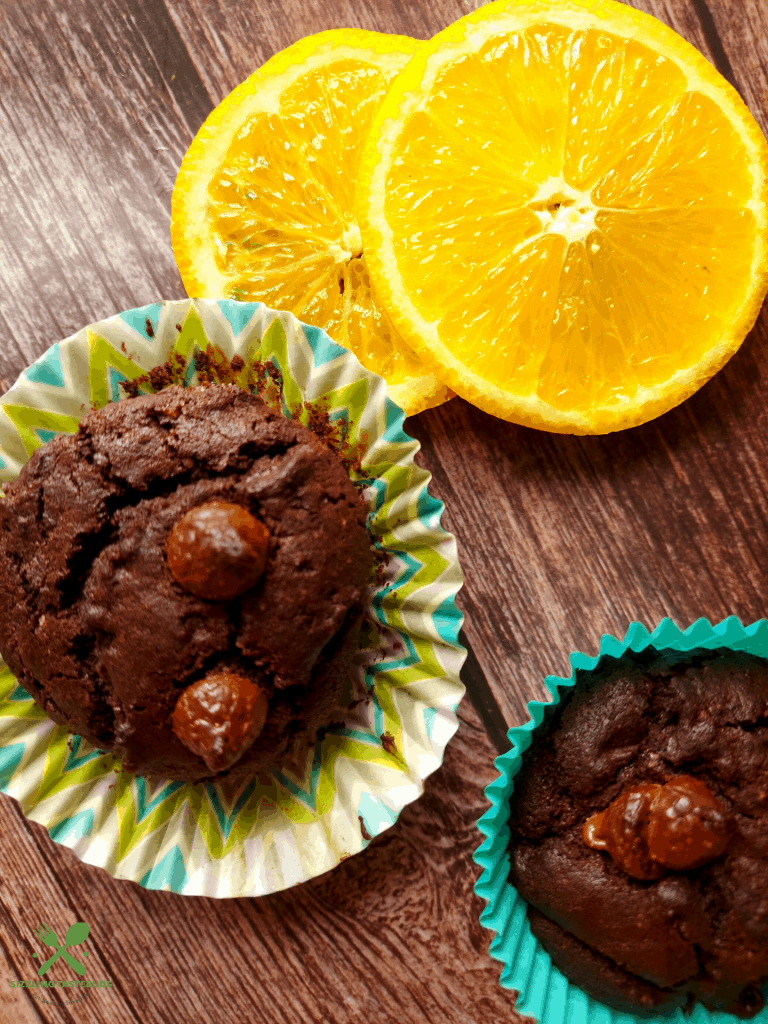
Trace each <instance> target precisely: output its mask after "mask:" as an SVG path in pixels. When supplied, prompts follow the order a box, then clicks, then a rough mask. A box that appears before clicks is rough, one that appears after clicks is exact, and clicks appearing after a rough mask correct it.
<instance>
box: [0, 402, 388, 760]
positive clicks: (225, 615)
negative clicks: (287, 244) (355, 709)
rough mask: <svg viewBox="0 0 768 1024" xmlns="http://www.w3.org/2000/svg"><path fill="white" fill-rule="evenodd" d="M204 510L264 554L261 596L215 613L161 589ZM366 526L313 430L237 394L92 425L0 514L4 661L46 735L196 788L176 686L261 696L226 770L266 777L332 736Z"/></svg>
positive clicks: (118, 406)
mask: <svg viewBox="0 0 768 1024" xmlns="http://www.w3.org/2000/svg"><path fill="white" fill-rule="evenodd" d="M211 499H220V500H222V501H227V502H233V503H237V504H240V505H242V506H243V507H245V508H246V509H248V510H249V511H250V512H251V513H252V514H253V515H254V516H256V517H258V518H259V519H260V520H261V521H262V522H263V523H264V524H266V526H267V527H268V529H269V531H270V534H271V540H270V548H269V555H268V560H267V566H266V570H265V572H264V575H263V577H262V578H261V580H260V582H259V583H258V584H257V585H256V586H255V587H253V588H252V589H251V590H248V591H246V593H245V594H243V595H242V596H241V597H239V598H236V599H234V600H231V601H228V602H212V601H206V600H203V599H201V598H198V597H195V596H194V595H193V594H191V593H188V592H187V591H186V590H184V589H182V587H181V586H179V584H178V583H177V582H176V581H175V580H174V579H173V577H172V576H171V574H170V572H169V571H168V567H167V564H166V556H165V545H166V542H167V538H168V535H169V533H170V531H171V529H172V527H173V525H174V523H176V521H177V520H178V519H179V518H180V517H181V516H182V515H183V514H184V513H185V512H187V511H188V510H189V509H191V508H192V507H193V506H197V505H199V504H202V503H203V502H206V501H209V500H211ZM365 523H366V511H365V508H364V507H363V505H362V503H361V501H360V498H359V496H358V494H357V492H356V490H355V488H354V486H353V484H352V483H351V481H350V479H349V476H348V474H347V473H346V471H345V470H344V468H343V466H342V464H341V462H340V461H339V458H338V457H337V456H336V454H335V453H334V452H333V451H331V450H330V448H328V447H327V446H326V445H325V444H324V443H323V442H322V441H321V440H320V439H319V438H318V437H317V436H316V435H315V434H314V433H312V432H311V431H309V430H307V429H306V428H305V427H303V426H301V425H300V424H298V423H295V422H292V421H290V420H288V419H286V418H285V417H283V416H282V415H280V414H279V413H277V412H274V411H272V410H271V409H269V408H268V407H267V406H266V405H265V404H264V402H263V401H262V400H261V399H260V398H258V397H256V396H254V395H251V394H248V393H247V392H245V391H243V390H241V389H240V388H237V387H235V386H223V385H212V386H209V387H199V388H192V389H188V390H187V389H183V388H181V387H170V388H167V389H166V390H164V391H161V392H159V393H158V394H155V395H147V396H141V397H139V398H130V399H125V400H122V401H120V402H117V403H113V404H110V405H107V406H106V407H104V408H103V409H101V410H99V411H98V412H95V413H91V414H89V415H87V416H86V417H84V419H83V420H82V421H81V423H80V426H79V429H78V431H77V433H76V434H73V435H68V436H59V437H56V438H54V439H53V440H52V441H50V442H49V443H48V444H46V445H44V446H43V447H42V448H40V449H38V450H37V451H36V452H35V453H34V454H33V456H32V458H31V459H30V460H29V462H28V463H27V464H26V466H25V467H24V469H23V471H22V473H21V475H20V477H19V479H18V480H17V481H15V482H14V483H12V484H9V485H6V488H5V499H4V500H0V653H2V656H3V657H4V658H5V660H6V661H7V663H8V665H9V666H10V668H11V670H12V671H13V672H14V674H15V675H16V676H17V678H18V680H19V682H20V683H21V685H22V686H24V688H25V689H27V690H28V691H29V693H30V694H31V695H32V696H33V697H34V698H35V700H36V701H37V702H38V703H40V704H41V705H42V706H43V707H44V708H45V710H46V711H47V712H48V714H49V715H50V716H51V717H52V718H53V719H54V720H55V721H57V722H60V723H63V724H66V726H67V727H68V728H69V729H70V730H71V731H72V732H75V733H79V734H80V735H83V736H85V737H86V738H87V739H88V740H90V742H92V743H94V744H95V745H96V746H98V747H101V748H103V749H107V750H112V751H114V752H115V753H116V754H117V755H118V756H119V757H120V758H122V761H123V765H124V767H125V768H127V769H128V770H129V771H133V772H137V773H139V774H143V775H159V776H164V777H166V778H179V779H187V780H196V779H200V778H204V777H209V776H210V772H209V771H208V769H206V766H205V764H204V762H203V761H202V760H201V759H200V758H199V757H198V756H197V755H195V754H192V753H191V752H190V751H189V750H187V749H186V747H185V746H184V745H183V744H182V743H181V742H180V741H179V740H178V739H177V737H176V736H175V734H174V733H173V731H172V729H171V714H172V712H173V708H174V705H175V703H176V700H177V698H178V696H179V694H180V693H181V691H182V689H183V688H184V687H186V686H187V685H189V684H190V683H191V682H194V681H195V680H197V679H199V678H201V677H202V676H204V675H205V674H206V673H207V672H209V671H211V670H212V669H218V668H222V669H227V668H230V669H234V670H235V671H237V672H239V673H245V674H246V675H247V676H248V677H249V678H251V679H252V680H253V681H254V682H255V683H257V685H258V686H260V687H261V688H262V689H264V690H265V691H266V692H267V693H268V696H269V699H270V709H269V717H268V719H267V723H266V726H265V728H264V731H263V732H262V734H261V736H259V737H258V738H257V739H256V741H255V742H254V744H253V746H252V747H251V748H250V749H249V750H248V751H247V752H246V754H245V755H244V756H243V758H242V759H241V760H240V761H239V762H238V763H237V764H236V765H235V766H234V768H232V769H231V770H230V773H229V774H231V775H237V776H245V775H246V774H248V775H250V774H253V773H254V772H255V771H256V770H258V769H260V768H262V767H269V766H274V765H276V764H278V763H279V762H280V759H281V758H282V757H283V756H284V755H285V753H286V752H288V751H290V750H291V749H292V747H293V746H294V744H295V743H296V742H297V741H298V740H301V739H302V738H303V739H310V740H311V738H312V737H313V736H314V733H315V731H316V730H317V728H318V727H319V726H320V725H322V724H327V722H328V715H329V714H330V712H331V710H332V708H333V707H334V706H335V705H336V703H337V701H338V697H339V694H340V691H341V688H342V686H343V684H344V682H345V680H346V679H347V678H348V675H349V672H350V669H351V664H352V660H353V658H354V655H355V652H356V649H357V636H358V629H359V624H360V621H361V618H362V613H363V603H364V601H365V597H366V588H367V586H368V584H369V581H370V577H371V571H372V565H373V552H372V549H371V544H370V538H369V536H368V533H367V530H366V527H365Z"/></svg>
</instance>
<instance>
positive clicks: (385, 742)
mask: <svg viewBox="0 0 768 1024" xmlns="http://www.w3.org/2000/svg"><path fill="white" fill-rule="evenodd" d="M381 745H382V747H384V749H385V750H386V752H387V753H388V754H397V747H396V746H395V737H394V736H393V735H392V733H391V732H385V733H383V734H382V737H381Z"/></svg>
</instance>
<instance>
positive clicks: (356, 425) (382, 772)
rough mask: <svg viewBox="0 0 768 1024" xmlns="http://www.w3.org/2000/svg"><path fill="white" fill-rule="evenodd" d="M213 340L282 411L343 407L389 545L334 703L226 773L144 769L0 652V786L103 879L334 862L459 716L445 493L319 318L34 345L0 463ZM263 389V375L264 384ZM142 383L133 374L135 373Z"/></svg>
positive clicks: (0, 466)
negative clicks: (300, 740) (282, 745)
mask: <svg viewBox="0 0 768 1024" xmlns="http://www.w3.org/2000/svg"><path fill="white" fill-rule="evenodd" d="M208 345H214V346H216V348H218V349H219V350H220V352H221V353H223V355H224V356H225V357H226V359H227V361H229V360H231V359H232V358H233V357H234V356H236V355H237V356H241V357H242V358H243V359H244V360H245V362H246V370H245V371H243V372H244V373H245V372H247V369H248V367H249V366H250V367H253V366H257V365H259V364H261V365H263V364H265V363H266V364H267V365H271V366H272V367H273V368H276V370H277V371H278V372H277V373H275V374H274V376H275V377H278V376H279V378H281V386H280V388H279V390H278V389H277V388H276V386H275V387H272V397H273V399H274V401H276V402H279V403H281V404H282V409H283V412H284V414H285V415H287V416H295V417H297V418H298V419H301V420H303V421H304V422H306V421H307V418H308V415H309V411H308V409H307V408H306V405H305V403H318V405H322V407H323V408H326V409H327V411H328V413H329V415H330V420H331V421H332V422H336V423H338V422H341V423H342V424H343V431H344V433H345V434H346V437H347V441H346V444H347V446H348V447H349V449H350V450H351V451H353V452H355V453H356V455H357V457H358V458H359V462H357V464H356V465H357V467H358V468H357V469H354V468H353V469H352V470H351V473H350V475H351V476H352V478H353V479H357V480H364V481H365V482H366V486H365V489H364V491H363V494H364V496H365V498H366V500H367V502H368V504H369V508H370V513H369V517H368V523H369V530H370V532H371V535H372V537H373V538H374V541H375V543H376V546H377V547H378V548H380V549H383V550H384V551H385V552H387V553H388V555H389V559H388V562H387V564H386V569H385V571H384V579H383V580H382V581H381V582H379V583H377V585H376V586H375V587H374V586H373V585H372V587H371V591H370V594H369V601H368V619H369V620H370V625H369V628H368V634H367V635H366V636H365V640H364V650H363V651H362V654H361V659H360V660H361V662H362V664H361V666H360V668H359V671H358V672H357V676H356V678H354V679H352V680H351V681H350V692H349V693H348V694H346V695H345V697H346V699H345V706H343V707H341V706H340V707H339V709H338V711H337V712H336V713H335V714H334V722H333V725H332V727H331V728H329V729H328V730H327V731H326V732H324V734H322V735H321V738H319V739H318V741H317V743H316V744H315V746H314V749H313V750H311V751H310V752H309V753H308V755H307V757H306V759H305V760H304V761H302V763H300V764H286V765H284V766H283V767H282V768H281V770H280V771H279V772H274V773H271V774H267V773H262V774H259V775H258V776H257V777H256V778H254V779H252V780H251V781H249V782H247V783H245V784H242V785H238V786H235V785H233V784H228V783H227V782H226V781H225V782H222V783H214V784H196V785H189V784H186V783H181V782H170V781H169V782H161V781H160V782H159V781H156V780H152V782H150V781H149V780H147V779H143V778H141V777H137V776H134V775H131V774H129V773H128V772H123V771H121V770H120V765H119V762H118V761H117V760H116V759H115V757H114V756H113V755H109V754H104V753H103V752H101V751H98V750H96V749H95V748H93V747H92V746H91V745H90V744H88V743H87V741H86V740H84V739H82V738H81V737H78V736H74V737H73V736H70V735H69V734H68V733H67V731H66V729H65V728H63V727H61V726H56V725H55V724H54V723H53V722H52V721H51V720H50V719H48V717H47V716H46V715H45V713H44V712H43V711H42V709H41V708H39V707H38V706H37V705H36V704H35V703H34V701H32V699H31V698H30V697H29V696H28V694H27V693H26V691H25V690H23V689H22V688H21V687H20V686H18V685H17V684H16V680H15V679H14V677H13V676H12V675H11V672H10V670H9V669H8V668H7V667H6V666H4V665H3V663H2V662H0V788H2V790H3V791H4V792H5V793H7V794H9V795H10V796H13V797H15V799H17V800H18V801H19V803H20V804H21V807H22V810H23V811H24V813H25V814H26V815H27V817H29V818H31V819H33V820H35V821H38V822H40V823H41V824H42V825H44V826H45V827H46V828H47V829H48V832H49V834H50V836H51V838H52V839H54V840H55V841H56V842H58V843H62V844H63V845H65V846H68V847H70V849H72V850H73V851H74V852H75V853H76V854H77V856H78V857H80V858H81V859H82V860H84V861H86V862H87V863H89V864H95V865H98V866H99V867H102V868H104V869H105V870H107V871H108V872H109V873H110V874H111V875H113V876H115V877H116V878H128V879H132V880H133V881H135V882H138V883H139V884H140V885H143V886H146V887H147V888H151V889H169V890H171V891H173V892H177V893H183V894H185V895H206V896H219V897H230V896H256V895H261V894H265V893H269V892H275V891H277V890H279V889H283V888H285V887H287V886H290V885H294V884H296V883H298V882H303V881H305V880H306V879H309V878H312V877H314V876H316V875H319V874H321V873H323V872H325V871H328V870H329V869H331V868H333V867H335V866H336V865H337V864H338V863H339V862H340V861H341V860H343V859H344V858H346V857H348V856H350V855H351V854H354V853H357V852H358V851H360V850H362V849H363V848H364V847H365V846H366V845H367V844H368V842H369V841H370V839H371V838H372V837H374V836H376V835H378V834H379V833H381V832H383V831H384V830H385V829H387V828H389V827H390V826H391V825H392V824H393V823H394V822H395V821H396V820H397V817H398V815H399V813H400V811H401V810H402V809H403V807H405V806H406V804H408V803H410V802H411V801H412V800H415V799H416V798H417V797H418V796H419V795H420V794H421V792H422V791H423V781H424V779H425V778H426V777H427V776H428V775H429V774H430V773H431V772H433V771H434V770H435V769H436V768H438V767H439V765H440V764H441V762H442V758H443V752H444V749H445V746H446V744H447V742H448V740H449V739H450V738H451V736H453V734H454V732H455V731H456V729H457V727H458V720H457V718H456V707H457V705H458V703H459V701H460V700H461V698H462V696H463V694H464V687H463V686H462V684H461V682H460V680H459V672H460V669H461V665H462V663H463V661H464V658H465V656H466V652H465V650H464V648H463V647H462V646H461V645H460V644H459V642H458V634H459V630H460V628H461V623H462V616H461V614H460V613H459V611H458V609H457V607H456V603H455V600H454V598H455V595H456V592H457V591H458V590H459V588H460V586H461V583H462V576H461V569H460V567H459V562H458V557H457V552H456V542H455V540H454V538H453V537H452V536H451V535H450V534H448V533H446V532H445V531H443V530H442V529H441V527H440V517H441V515H442V512H443V505H442V502H440V501H437V500H436V499H435V498H432V497H431V496H430V495H429V493H428V491H427V484H428V482H429V480H430V475H429V474H428V473H427V472H425V471H424V470H422V469H419V468H418V467H417V466H416V465H415V463H414V459H413V457H414V454H415V453H416V452H417V451H418V448H419V445H418V442H416V441H414V440H413V439H412V438H410V437H408V435H407V434H405V433H404V432H403V413H402V411H401V410H400V409H399V408H398V407H397V406H396V405H394V404H393V403H392V402H391V401H390V400H389V399H388V398H387V396H386V385H385V383H384V381H383V380H382V379H381V378H380V377H378V376H376V375H375V374H373V373H370V372H368V371H367V370H365V369H363V367H362V366H361V365H360V363H359V362H358V361H357V359H356V358H355V357H354V356H353V355H352V354H351V353H350V352H348V351H347V350H346V349H344V348H341V347H340V346H338V345H336V344H335V343H334V342H333V341H331V339H330V338H329V337H328V335H327V334H325V332H324V331H321V330H319V329H318V328H315V327H308V326H305V325H302V324H301V323H299V321H297V320H296V319H295V318H294V317H293V316H291V315H290V314H289V313H282V312H274V311H273V310H269V309H267V308H265V307H264V306H263V305H261V304H260V303H240V302H234V301H221V302H216V301H213V300H184V301H180V302H157V303H155V304H153V305H150V306H145V307H142V308H140V309H132V310H129V311H127V312H125V313H121V314H119V315H118V316H113V317H111V318H110V319H108V320H104V321H101V322H100V323H96V324H92V325H91V326H90V327H86V328H84V329H83V330H82V331H79V332H78V333H77V334H75V335H73V336H72V337H70V338H67V339H66V340H65V341H62V342H60V343H58V344H56V345H54V346H53V347H52V348H50V349H49V350H48V351H47V352H46V353H45V354H44V355H43V356H42V357H41V358H40V359H38V360H37V362H36V363H34V365H32V366H31V367H29V369H27V370H26V371H25V372H24V373H23V374H22V375H21V377H20V378H19V380H18V381H17V382H16V384H15V385H14V386H13V387H12V388H11V389H10V391H8V393H7V394H6V395H5V396H4V397H3V398H2V399H0V410H1V411H0V480H1V481H8V480H13V479H15V478H16V476H17V475H18V473H19V472H20V470H21V468H22V466H23V465H24V463H25V462H26V461H27V459H28V458H29V457H30V455H31V454H32V452H33V451H34V450H35V449H36V448H38V447H39V446H40V445H42V444H44V443H45V442H46V441H49V440H50V439H51V438H52V437H54V436H55V435H56V434H59V433H67V432H72V431H74V430H76V428H77V424H78V422H79V420H80V418H81V417H82V416H83V415H85V413H86V412H88V411H90V409H91V408H98V407H101V406H103V405H105V404H106V403H107V402H114V401H118V400H120V399H121V398H122V397H123V390H122V389H121V388H120V383H121V381H125V380H130V381H136V380H137V378H139V377H140V376H142V375H143V374H145V373H146V371H147V370H149V369H151V368H153V367H155V366H157V365H159V364H162V363H164V362H167V361H168V360H169V359H173V360H174V361H175V364H176V365H177V366H179V367H180V368H181V369H183V373H184V379H185V381H186V382H188V383H193V384H194V383H195V382H196V379H197V371H196V368H195V362H194V356H195V354H196V352H197V351H198V350H199V351H205V350H206V348H207V346H208ZM270 386H271V385H270ZM142 390H146V388H142Z"/></svg>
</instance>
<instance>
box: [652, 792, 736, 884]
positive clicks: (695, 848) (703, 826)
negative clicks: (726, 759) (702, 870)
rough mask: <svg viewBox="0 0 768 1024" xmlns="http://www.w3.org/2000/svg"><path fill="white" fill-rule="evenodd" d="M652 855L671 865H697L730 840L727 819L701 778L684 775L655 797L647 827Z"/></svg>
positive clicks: (669, 866) (684, 868)
mask: <svg viewBox="0 0 768 1024" xmlns="http://www.w3.org/2000/svg"><path fill="white" fill-rule="evenodd" d="M647 840H648V849H649V851H650V854H651V857H653V859H654V860H656V861H658V862H659V863H660V864H664V865H665V866H666V867H668V868H674V869H677V870H683V871H684V870H686V869H688V868H697V867H700V866H701V865H702V864H706V863H707V861H710V860H713V859H714V858H715V857H719V856H720V854H721V853H722V852H723V851H724V850H725V847H726V846H727V844H728V819H727V817H726V814H725V811H724V810H723V808H722V807H721V805H720V803H719V802H718V800H717V797H715V795H714V794H713V793H711V792H710V791H709V789H708V788H707V786H706V785H705V783H703V782H702V781H701V780H700V779H694V778H693V777H692V776H690V775H682V776H680V777H679V778H677V779H672V780H671V781H670V782H668V783H667V784H666V785H665V786H662V787H661V789H660V791H659V792H658V793H657V794H656V796H655V797H654V799H653V801H652V803H651V814H650V818H649V821H648V828H647Z"/></svg>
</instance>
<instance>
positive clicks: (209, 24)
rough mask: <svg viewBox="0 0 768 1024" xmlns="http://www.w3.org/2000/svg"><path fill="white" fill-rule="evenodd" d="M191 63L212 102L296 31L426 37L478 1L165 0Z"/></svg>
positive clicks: (295, 35) (297, 35)
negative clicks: (356, 31)
mask: <svg viewBox="0 0 768 1024" xmlns="http://www.w3.org/2000/svg"><path fill="white" fill-rule="evenodd" d="M165 2H166V5H167V7H168V10H169V12H170V15H171V17H172V19H173V21H174V24H175V25H176V27H177V30H178V32H179V35H180V37H181V38H182V39H183V40H184V45H185V46H186V48H187V49H188V51H189V53H190V55H191V57H192V59H193V61H194V63H195V66H196V67H197V68H198V69H200V75H201V77H202V78H203V80H204V81H205V83H206V86H207V88H208V91H209V93H210V95H211V96H212V97H214V98H215V99H216V102H219V100H221V99H223V98H224V96H226V95H227V93H228V92H230V91H231V90H232V89H234V87H235V86H236V85H239V83H240V82H242V81H243V80H244V79H245V78H247V77H248V76H249V75H250V74H251V73H252V72H254V71H255V70H256V68H258V67H260V66H261V65H262V64H263V63H264V61H265V60H267V59H268V58H269V57H271V56H272V54H274V53H277V51H278V50H282V49H284V48H285V47H286V46H289V45H290V44H291V43H293V42H295V41H296V40H297V39H301V38H302V36H308V35H312V34H314V33H315V32H323V31H325V30H326V29H331V28H364V29H369V30H371V31H374V32H390V33H394V34H396V35H404V36H411V37H412V38H414V39H429V38H430V37H431V36H433V35H434V34H435V33H436V32H439V31H440V29H442V28H445V26H446V25H449V24H450V23H451V22H452V21H455V20H456V19H457V18H460V17H462V16H463V15H464V14H468V13H469V12H470V11H473V10H474V9H475V7H476V6H478V5H477V4H476V3H475V2H474V0H435V2H434V3H428V4H427V3H414V2H413V0H380V2H379V0H338V2H336V3H322V2H317V0H313V2H309V3H308V2H307V0H282V2H275V0H256V2H254V3H248V4H241V3H238V2H237V0H165Z"/></svg>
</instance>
